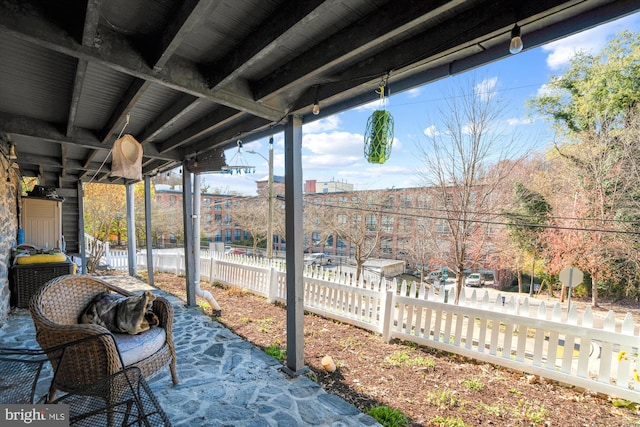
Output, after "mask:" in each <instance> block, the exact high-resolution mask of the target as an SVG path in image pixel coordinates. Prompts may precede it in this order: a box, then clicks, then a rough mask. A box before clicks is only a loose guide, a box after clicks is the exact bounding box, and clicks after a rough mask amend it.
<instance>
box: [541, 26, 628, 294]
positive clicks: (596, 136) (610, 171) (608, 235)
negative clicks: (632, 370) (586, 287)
mask: <svg viewBox="0 0 640 427" xmlns="http://www.w3.org/2000/svg"><path fill="white" fill-rule="evenodd" d="M639 75H640V35H638V34H632V33H629V32H623V33H621V34H619V35H618V37H617V38H616V39H614V40H612V41H611V42H610V43H609V44H608V45H607V46H606V47H605V48H604V49H603V50H602V51H601V52H600V53H598V54H588V53H578V54H577V55H576V56H575V57H574V59H573V60H572V61H571V63H570V66H569V68H568V70H567V71H566V72H565V73H564V74H563V75H561V76H557V77H554V78H552V79H551V81H550V82H549V84H548V85H547V90H546V92H545V93H544V94H542V95H540V96H538V97H537V98H535V99H533V100H531V101H530V105H531V106H532V107H533V109H534V110H535V111H536V112H538V113H540V114H542V115H543V116H546V117H548V118H550V119H552V121H553V124H554V126H555V127H556V129H557V135H558V136H557V138H556V139H557V141H556V143H555V146H554V147H553V149H552V150H551V151H550V152H549V153H548V162H549V165H550V168H549V172H548V173H547V174H546V179H547V180H553V181H554V182H555V184H556V185H555V189H554V191H555V193H554V195H551V194H550V195H549V196H550V197H553V196H555V197H553V198H555V199H556V206H554V209H553V210H554V212H555V215H554V216H553V223H552V224H551V225H552V227H551V228H548V229H547V231H546V232H545V235H544V240H545V241H546V242H547V244H546V245H545V248H546V252H545V257H546V261H547V269H548V270H549V271H550V272H552V273H557V272H559V271H560V270H562V268H564V267H566V266H570V265H573V266H576V267H578V268H581V269H582V270H584V271H585V272H586V273H588V274H589V275H590V277H591V297H592V304H593V305H594V306H597V305H598V297H599V292H600V291H605V292H606V293H607V295H611V294H613V293H615V292H612V291H613V290H614V289H613V288H614V287H615V286H617V283H616V282H617V281H616V280H615V279H616V277H617V276H619V275H620V274H619V270H620V269H621V268H623V269H624V270H625V273H624V274H623V276H626V277H633V278H634V281H637V279H638V263H637V259H634V258H637V256H634V255H633V254H634V253H637V232H638V231H640V230H638V228H637V224H638V220H640V205H639V201H640V199H639V197H638V196H639V195H640V181H639V180H638V178H639V176H640V145H639V144H638V143H637V141H638V139H637V137H638V133H639V131H640V127H639V125H640V117H639V112H638V100H639V99H640V79H639V78H638V76H639ZM618 279H619V277H618ZM636 292H637V291H636Z"/></svg>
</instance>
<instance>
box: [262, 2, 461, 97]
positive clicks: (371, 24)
mask: <svg viewBox="0 0 640 427" xmlns="http://www.w3.org/2000/svg"><path fill="white" fill-rule="evenodd" d="M463 3H464V1H462V0H456V1H447V0H438V1H428V2H427V1H421V0H395V1H392V2H389V3H388V4H386V5H385V6H382V7H381V8H380V9H378V10H377V11H376V12H373V13H371V14H369V15H367V16H365V17H364V18H362V19H361V20H360V21H359V22H358V23H356V24H354V25H351V26H349V27H348V28H345V29H344V30H342V31H339V32H337V33H335V34H333V35H332V36H330V37H328V38H327V39H325V40H322V41H321V42H320V43H319V44H317V45H316V46H314V47H312V48H311V49H309V50H308V51H307V52H305V53H304V54H302V55H300V56H298V57H297V58H294V59H292V60H291V61H290V62H289V63H287V64H285V65H284V66H282V67H280V68H279V69H278V70H276V71H274V72H272V73H270V74H269V75H268V76H266V77H265V78H263V79H261V80H259V81H257V82H255V83H254V84H253V85H252V86H253V87H254V96H255V98H256V99H258V100H262V99H265V98H267V97H269V96H272V95H274V94H277V93H280V92H282V91H284V90H286V89H287V88H290V87H292V86H293V85H300V84H301V82H302V81H306V82H310V81H314V83H315V82H317V80H318V79H320V77H321V76H322V74H324V73H326V72H327V71H328V70H330V69H331V68H332V67H335V66H336V65H337V64H338V63H340V62H343V61H348V60H349V59H350V58H354V57H357V56H358V55H361V54H362V53H363V52H365V51H367V50H369V49H374V48H375V47H376V46H378V45H380V44H381V43H384V42H386V41H388V40H389V39H392V38H393V37H397V36H398V35H399V34H400V33H401V32H403V31H406V30H407V28H410V27H414V26H419V25H422V24H424V23H425V22H427V21H429V20H430V19H432V18H434V17H435V16H437V15H438V14H439V13H441V12H442V11H443V10H446V9H448V8H451V7H457V6H458V5H460V4H463ZM416 16H418V17H417V18H416ZM456 28H458V27H456ZM308 84H309V83H308Z"/></svg>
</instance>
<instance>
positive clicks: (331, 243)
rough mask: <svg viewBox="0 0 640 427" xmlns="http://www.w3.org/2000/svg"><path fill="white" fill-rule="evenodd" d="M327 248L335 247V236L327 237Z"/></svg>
mask: <svg viewBox="0 0 640 427" xmlns="http://www.w3.org/2000/svg"><path fill="white" fill-rule="evenodd" d="M325 245H326V246H333V235H331V236H329V237H327V242H326V243H325Z"/></svg>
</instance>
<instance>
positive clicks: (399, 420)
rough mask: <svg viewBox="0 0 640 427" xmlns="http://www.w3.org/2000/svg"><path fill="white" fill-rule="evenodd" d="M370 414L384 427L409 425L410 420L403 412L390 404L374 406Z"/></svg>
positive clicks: (405, 426) (406, 426) (407, 426)
mask: <svg viewBox="0 0 640 427" xmlns="http://www.w3.org/2000/svg"><path fill="white" fill-rule="evenodd" d="M368 414H369V416H371V417H372V418H375V420H376V421H378V422H379V423H380V424H382V425H383V426H384V427H409V421H408V420H407V418H406V417H405V416H404V415H402V412H400V411H398V410H397V409H393V408H389V407H388V406H384V405H382V406H373V407H371V408H370V409H369V412H368Z"/></svg>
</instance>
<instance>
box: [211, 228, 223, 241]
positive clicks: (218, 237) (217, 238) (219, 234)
mask: <svg viewBox="0 0 640 427" xmlns="http://www.w3.org/2000/svg"><path fill="white" fill-rule="evenodd" d="M213 241H214V242H222V232H221V231H220V230H216V232H215V234H214V235H213Z"/></svg>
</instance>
